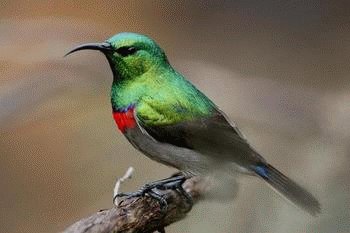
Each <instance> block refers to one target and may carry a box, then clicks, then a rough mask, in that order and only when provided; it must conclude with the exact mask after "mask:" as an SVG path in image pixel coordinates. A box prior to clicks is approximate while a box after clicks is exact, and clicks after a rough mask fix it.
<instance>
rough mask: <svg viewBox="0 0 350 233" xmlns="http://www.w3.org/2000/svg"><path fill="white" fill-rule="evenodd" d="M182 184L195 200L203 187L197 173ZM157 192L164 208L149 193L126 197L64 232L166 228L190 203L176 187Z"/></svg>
mask: <svg viewBox="0 0 350 233" xmlns="http://www.w3.org/2000/svg"><path fill="white" fill-rule="evenodd" d="M183 187H184V189H185V190H186V192H187V193H188V194H190V195H191V196H192V198H193V201H194V203H195V202H196V201H198V200H199V198H200V196H201V194H202V193H203V192H205V191H206V185H205V182H203V180H201V179H199V178H198V177H193V178H190V179H188V180H186V181H185V183H184V184H183ZM157 192H158V191H157ZM159 194H161V195H162V197H164V198H165V200H166V201H167V203H168V207H167V209H166V210H161V208H160V205H159V203H158V201H157V200H155V199H153V198H152V197H148V196H145V197H133V198H127V199H124V200H122V201H120V202H119V203H118V205H117V206H115V207H113V208H111V209H108V210H103V211H100V212H97V213H95V214H93V215H91V216H90V217H87V218H84V219H81V220H79V221H78V222H76V223H74V224H73V225H71V226H70V227H68V228H67V229H66V230H65V231H63V233H83V232H84V233H92V232H94V233H109V232H113V233H138V232H143V233H151V232H154V231H159V232H165V231H164V227H166V226H168V225H169V224H171V223H174V222H176V221H179V220H181V219H183V218H184V217H185V216H186V214H187V213H188V212H189V211H190V210H191V207H192V206H191V204H190V203H189V202H188V199H186V197H185V196H184V195H183V194H181V193H180V192H178V191H175V190H159Z"/></svg>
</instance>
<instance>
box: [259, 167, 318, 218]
mask: <svg viewBox="0 0 350 233" xmlns="http://www.w3.org/2000/svg"><path fill="white" fill-rule="evenodd" d="M254 171H255V173H256V174H257V175H258V176H260V177H261V178H262V179H264V180H265V181H266V182H267V183H268V184H269V185H270V186H271V187H272V188H273V189H274V190H275V191H277V193H279V194H281V195H282V196H283V197H285V198H286V199H288V200H289V201H291V202H292V203H294V204H296V205H297V206H299V207H301V208H302V209H304V210H305V211H307V212H309V213H310V214H311V215H314V216H315V215H317V214H318V213H320V212H321V206H320V203H319V202H318V200H317V199H316V198H315V197H314V196H313V195H312V194H311V193H309V192H308V191H306V190H305V189H304V188H302V187H300V186H299V185H298V184H297V183H295V182H294V181H293V180H291V179H289V178H288V177H287V176H285V175H283V174H282V173H281V172H280V171H278V170H277V169H276V168H274V167H273V166H271V165H270V164H267V163H260V164H257V165H256V166H255V167H254Z"/></svg>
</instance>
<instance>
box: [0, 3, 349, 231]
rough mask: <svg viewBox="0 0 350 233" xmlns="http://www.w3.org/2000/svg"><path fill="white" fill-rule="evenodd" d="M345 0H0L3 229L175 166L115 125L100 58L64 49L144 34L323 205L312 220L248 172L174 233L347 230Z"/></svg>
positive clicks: (60, 214)
mask: <svg viewBox="0 0 350 233" xmlns="http://www.w3.org/2000/svg"><path fill="white" fill-rule="evenodd" d="M349 26H350V7H349V4H347V1H316V0H309V1H297V0H295V1H294V0H293V1H270V0H267V1H258V0H256V1H243V0H242V1H223V0H221V1H95V2H93V1H18V0H12V1H1V3H0V72H1V79H0V109H1V111H0V135H1V137H0V188H1V191H0V232H57V231H60V230H63V229H64V228H65V227H66V226H68V225H69V224H70V223H72V222H74V221H75V220H77V219H79V218H80V217H83V216H87V215H89V214H90V213H93V212H95V211H97V210H99V209H103V208H108V207H110V206H111V195H112V188H113V185H114V181H115V178H116V177H117V176H120V175H122V174H123V173H124V171H125V170H126V169H127V167H128V166H130V165H131V166H134V167H135V169H136V173H135V175H134V179H133V180H132V181H130V182H129V183H127V184H125V185H124V186H123V189H125V190H135V189H136V187H138V186H140V185H141V184H143V183H145V182H147V181H151V180H155V179H160V178H164V177H166V176H168V175H170V174H171V173H172V172H173V170H171V169H170V168H166V167H164V166H162V165H159V164H157V163H155V162H152V161H150V160H149V159H147V158H146V157H145V156H142V155H141V154H140V153H139V152H137V151H136V150H135V149H133V148H132V147H131V146H130V145H129V144H128V142H127V141H126V140H125V139H124V138H123V137H122V135H121V134H120V133H119V132H117V131H116V127H115V125H114V123H113V120H112V117H111V109H110V104H109V88H110V87H109V86H110V84H111V72H110V70H109V67H108V64H107V62H106V61H105V59H104V58H103V56H102V55H101V54H99V53H96V52H81V53H79V54H78V53H77V54H74V55H73V56H70V57H67V58H63V55H64V54H65V53H66V52H67V51H68V50H69V49H70V48H72V47H73V46H75V45H77V44H80V43H84V42H95V41H103V40H105V39H106V38H108V37H110V36H111V35H113V34H115V33H117V32H122V31H133V32H139V33H144V34H148V35H150V36H151V37H153V38H154V39H156V41H158V42H159V44H160V45H161V46H162V47H163V48H164V49H165V51H166V52H167V54H168V57H169V59H170V61H171V62H172V64H173V65H174V66H175V67H176V68H177V69H178V70H179V71H181V72H182V73H183V74H185V75H186V76H187V77H188V78H189V79H190V80H191V81H192V82H194V83H195V84H196V85H198V86H199V87H200V88H201V89H202V90H203V91H204V92H205V93H206V94H207V95H209V96H210V97H211V98H212V99H213V100H214V101H215V102H216V103H217V104H218V105H219V106H220V107H221V108H222V109H223V110H224V111H225V112H226V113H227V114H228V115H229V117H230V118H232V119H235V121H236V122H237V123H238V125H240V127H241V129H242V131H243V132H244V133H245V134H246V136H247V137H248V139H249V140H250V141H251V143H252V144H253V145H254V146H255V148H257V150H258V151H260V152H261V153H262V154H264V155H265V157H266V158H267V159H269V161H271V163H273V164H274V165H276V166H277V167H278V168H280V169H281V170H282V171H283V172H284V173H286V174H288V175H289V176H290V177H293V179H295V180H296V181H297V182H299V183H300V184H302V185H304V186H305V187H307V188H308V189H309V190H310V191H311V192H312V193H314V194H315V195H316V196H317V197H318V198H319V200H320V201H321V203H322V208H323V212H322V214H321V215H320V216H319V217H317V218H312V217H310V216H309V215H307V214H305V213H304V212H302V211H300V210H299V209H297V208H294V207H293V206H292V205H289V204H288V203H286V202H285V201H284V200H282V199H281V198H279V196H278V195H276V194H275V193H273V192H272V191H271V190H270V189H269V188H267V186H266V185H264V184H263V183H262V182H261V181H259V180H257V179H251V178H243V179H240V180H239V182H240V183H241V185H240V189H239V191H238V196H237V198H236V199H235V200H234V201H228V202H223V201H208V202H203V203H201V204H199V205H197V206H196V207H195V209H194V210H193V211H192V212H191V213H190V215H189V216H188V218H186V219H185V220H184V221H182V222H179V223H177V224H174V225H172V226H171V227H169V228H168V232H170V233H181V232H220V233H223V232H285V233H286V232H293V233H294V232H325V233H326V232H349V230H350V220H349V219H350V211H349V209H350V185H349V176H350V170H349V165H350V158H349V150H350V143H349V141H350V121H349V120H350V83H349V74H350V65H349V58H350V29H349Z"/></svg>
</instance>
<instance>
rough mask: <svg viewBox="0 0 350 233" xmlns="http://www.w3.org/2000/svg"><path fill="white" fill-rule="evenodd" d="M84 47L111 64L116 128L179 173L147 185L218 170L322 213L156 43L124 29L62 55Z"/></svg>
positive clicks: (142, 149) (151, 155) (139, 147)
mask: <svg viewBox="0 0 350 233" xmlns="http://www.w3.org/2000/svg"><path fill="white" fill-rule="evenodd" d="M85 49H90V50H98V51H100V52H102V53H103V54H104V55H105V57H106V58H107V61H108V63H109V65H110V67H111V70H112V73H113V83H112V89H111V103H112V110H113V111H112V112H113V118H114V120H115V123H116V124H117V126H118V128H119V130H120V131H121V132H122V133H123V134H124V136H125V137H126V138H127V139H128V141H129V142H130V143H131V144H132V145H133V146H134V147H135V148H136V149H138V150H139V151H141V152H142V153H143V154H145V155H146V156H148V157H149V158H151V159H153V160H155V161H157V162H160V163H162V164H165V165H168V166H171V167H174V168H176V169H178V170H180V171H181V173H179V175H178V176H177V177H172V178H169V179H165V180H161V181H159V182H153V183H151V184H152V185H149V186H148V187H150V188H154V187H157V186H161V185H166V184H167V183H168V184H170V183H171V182H174V181H176V180H183V179H186V178H189V177H191V176H196V175H199V176H201V175H205V174H209V173H210V172H212V171H214V170H216V169H222V170H225V171H227V172H225V174H227V175H228V176H232V175H234V174H237V172H238V173H240V174H246V175H250V176H257V177H259V178H261V179H262V180H264V181H265V182H266V183H267V184H269V186H270V187H272V189H274V190H275V191H277V193H279V194H281V195H282V196H283V197H285V198H286V199H287V200H289V201H291V202H292V203H294V204H295V205H297V206H299V207H301V208H302V209H304V210H305V211H307V212H309V213H310V214H311V215H316V214H318V213H319V212H320V210H321V208H320V203H319V202H318V200H317V199H316V198H315V197H314V196H313V195H312V194H311V193H309V192H308V191H306V190H305V189H304V188H302V187H301V186H299V185H298V184H297V183H296V182H294V181H293V180H291V179H290V178H288V177H287V176H285V175H284V174H282V173H281V172H280V171H278V170H277V169H276V168H274V167H273V166H272V165H271V164H269V163H268V162H267V161H266V160H265V159H264V158H263V157H262V156H261V155H260V154H259V153H258V152H257V151H256V150H255V149H253V147H252V146H251V145H250V144H249V143H248V141H247V139H246V138H245V137H244V136H243V134H242V133H241V132H240V130H239V129H238V128H237V127H236V125H235V124H234V122H233V121H230V120H229V119H228V117H227V116H226V115H225V114H224V113H223V111H221V110H220V109H219V108H218V106H216V105H215V104H214V103H213V101H211V100H210V99H209V98H208V97H207V96H206V95H205V94H203V93H202V92H201V91H200V90H198V89H197V88H196V87H195V86H194V85H193V84H192V83H190V82H189V81H188V80H187V79H186V78H185V77H184V76H183V75H181V74H180V73H179V72H177V71H176V70H175V69H174V68H173V67H172V66H171V64H170V63H169V61H168V58H167V56H166V55H165V53H164V51H163V49H162V48H160V47H159V46H158V44H157V43H156V42H155V41H154V40H153V39H151V38H150V37H148V36H145V35H141V34H137V33H130V32H123V33H118V34H116V35H114V36H112V37H111V38H109V39H107V40H106V41H105V42H101V43H87V44H82V45H80V46H77V47H75V48H74V49H72V50H71V51H70V52H68V53H67V54H66V55H68V54H70V53H73V52H76V51H79V50H85Z"/></svg>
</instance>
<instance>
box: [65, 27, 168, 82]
mask: <svg viewBox="0 0 350 233" xmlns="http://www.w3.org/2000/svg"><path fill="white" fill-rule="evenodd" d="M85 49H90V50H98V51H100V52H102V53H103V54H104V55H105V56H106V57H107V60H108V62H109V64H110V66H111V69H112V72H113V75H114V78H115V79H118V78H122V79H125V78H132V77H135V76H139V75H142V74H144V73H146V72H147V71H149V70H150V69H152V68H156V67H160V66H164V65H168V62H167V58H166V56H165V54H164V52H163V50H162V49H161V48H160V47H159V46H158V45H157V43H156V42H155V41H154V40H152V39H151V38H149V37H147V36H145V35H141V34H137V33H130V32H123V33H119V34H116V35H114V36H112V37H111V38H109V39H108V40H106V41H105V42H102V43H88V44H82V45H80V46H77V47H75V48H73V49H72V50H71V51H69V52H68V53H67V54H66V56H67V55H69V54H71V53H73V52H76V51H79V50H85Z"/></svg>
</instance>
